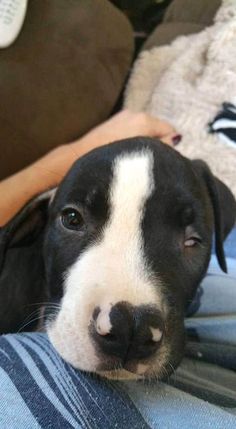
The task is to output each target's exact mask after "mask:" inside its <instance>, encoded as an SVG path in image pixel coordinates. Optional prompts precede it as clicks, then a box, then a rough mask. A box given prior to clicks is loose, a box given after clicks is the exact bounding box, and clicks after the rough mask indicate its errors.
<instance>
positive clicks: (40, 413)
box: [0, 229, 236, 429]
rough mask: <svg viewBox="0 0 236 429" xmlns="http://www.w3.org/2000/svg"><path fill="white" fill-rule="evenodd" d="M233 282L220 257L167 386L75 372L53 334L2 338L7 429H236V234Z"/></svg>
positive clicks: (231, 246)
mask: <svg viewBox="0 0 236 429" xmlns="http://www.w3.org/2000/svg"><path fill="white" fill-rule="evenodd" d="M225 249H226V255H227V264H228V272H229V274H224V273H222V272H221V271H220V269H219V267H218V264H217V261H216V257H215V256H214V255H213V256H212V259H211V263H210V267H209V270H208V273H207V276H206V278H205V279H204V281H203V283H202V285H201V287H200V289H199V291H200V293H199V294H198V295H197V296H196V299H195V302H193V308H192V310H191V313H192V315H191V317H187V318H186V329H187V332H188V342H187V348H186V355H185V358H184V360H183V362H182V363H181V365H180V367H179V368H178V370H177V371H176V372H175V373H174V374H173V375H172V376H171V377H170V378H169V379H168V380H167V381H166V382H157V381H153V382H146V383H144V382H143V381H140V382H133V381H126V382H125V381H124V382H116V381H107V380H104V379H101V378H99V377H97V376H94V375H90V374H86V373H83V372H80V371H77V370H75V369H73V368H72V367H71V366H70V365H68V364H67V363H65V362H64V361H63V360H62V359H61V357H60V356H59V355H58V354H57V352H56V351H55V350H54V349H53V347H52V346H51V344H50V342H49V341H48V338H47V336H46V334H40V333H33V334H30V333H29V334H18V335H6V336H2V337H0V428H1V429H8V428H11V429H39V428H43V429H46V428H63V429H64V428H65V429H67V428H99V429H100V428H101V429H104V428H108V429H110V428H111V429H114V428H121V429H123V428H127V429H146V428H152V429H156V428H158V429H159V428H160V429H179V428H181V429H189V428H191V429H206V428H208V427H209V428H214V429H235V427H236V371H235V370H236V334H235V333H236V229H234V231H233V232H232V233H231V235H230V236H229V238H228V239H227V242H226V246H225Z"/></svg>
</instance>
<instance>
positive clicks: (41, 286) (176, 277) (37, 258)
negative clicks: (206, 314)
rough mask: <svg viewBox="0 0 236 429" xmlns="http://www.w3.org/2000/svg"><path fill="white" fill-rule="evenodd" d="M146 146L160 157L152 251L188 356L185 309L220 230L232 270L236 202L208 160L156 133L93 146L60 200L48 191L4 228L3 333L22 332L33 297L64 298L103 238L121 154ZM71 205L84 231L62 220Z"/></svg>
mask: <svg viewBox="0 0 236 429" xmlns="http://www.w3.org/2000/svg"><path fill="white" fill-rule="evenodd" d="M145 149H149V150H151V151H152V153H153V156H154V168H153V173H154V180H155V191H154V193H153V194H152V195H151V197H150V198H149V199H148V201H147V202H146V206H145V211H144V217H143V221H142V233H143V239H144V253H145V257H146V260H147V263H148V264H149V266H150V267H151V269H152V272H153V273H154V274H158V276H160V277H161V278H162V279H163V280H164V284H165V290H163V293H164V294H165V295H166V298H167V301H168V305H169V309H170V313H171V317H170V320H169V325H168V329H167V330H166V332H165V335H166V336H167V339H169V341H170V343H171V347H172V354H173V360H172V364H173V365H174V366H176V365H177V363H178V362H179V360H180V358H181V356H182V354H183V332H184V329H183V321H184V315H185V312H186V309H187V307H188V305H189V304H190V302H191V301H192V298H193V296H194V294H195V293H196V290H197V287H198V285H199V283H200V282H201V280H202V278H203V276H204V275H205V273H206V270H207V267H208V264H209V259H210V253H211V246H212V237H213V233H214V232H215V236H216V254H217V257H218V260H219V264H220V266H221V268H222V269H223V270H224V271H226V262H225V257H224V251H223V240H224V238H225V237H226V235H227V234H228V233H229V231H230V230H231V229H232V227H233V225H234V223H235V217H236V203H235V200H234V198H233V196H232V194H231V192H230V191H229V189H228V188H227V187H226V186H225V185H224V184H223V183H222V182H220V181H219V180H218V179H216V178H215V177H214V176H213V175H212V173H211V172H210V170H209V168H208V167H207V166H206V164H204V163H203V162H201V161H193V162H192V161H190V160H188V159H186V158H184V157H183V156H181V155H180V154H179V153H177V152H176V151H175V150H173V149H172V148H170V147H167V146H166V145H164V144H162V143H160V142H159V141H158V140H156V139H150V138H141V137H140V138H134V139H128V140H124V141H121V142H117V143H114V144H112V145H107V146H105V147H102V148H99V149H96V150H94V151H92V152H90V153H89V154H88V155H86V156H84V157H82V158H81V159H79V160H78V161H77V162H76V163H75V164H74V166H73V167H72V169H71V170H70V172H69V173H68V175H67V176H66V177H65V179H64V180H63V182H62V184H61V185H60V187H59V189H58V191H57V193H56V196H55V198H54V200H53V202H52V204H49V198H47V197H45V198H42V199H41V200H37V199H35V200H33V201H31V202H30V203H29V204H28V205H27V206H26V207H25V208H24V209H23V210H22V211H21V212H20V213H19V214H18V215H17V216H16V217H15V218H14V219H13V220H12V221H10V222H9V223H8V224H7V225H6V226H5V227H4V228H3V229H2V230H1V231H0V265H1V267H2V273H1V277H0V332H2V333H3V332H14V331H17V330H18V329H19V328H20V327H21V325H22V324H24V319H25V317H26V316H28V315H29V313H30V311H31V304H32V303H33V302H41V301H42V300H52V301H60V299H61V297H62V295H63V276H64V273H65V272H66V271H67V270H68V268H69V267H70V266H71V265H72V264H73V262H74V261H75V260H76V259H77V258H78V256H79V255H80V254H81V253H82V252H83V251H84V249H86V248H87V247H88V246H90V245H91V244H92V243H94V241H99V240H100V238H101V236H102V228H103V227H104V225H105V224H106V222H107V220H108V218H109V213H110V207H109V198H108V194H109V187H110V183H111V181H112V174H113V173H112V165H113V161H114V159H115V158H116V157H117V156H119V155H120V154H122V153H124V152H132V151H140V150H145ZM130 198H132V195H130ZM67 205H70V206H73V205H74V206H76V207H79V209H80V211H81V212H82V213H83V217H84V219H85V225H86V226H85V228H86V231H85V233H84V234H82V235H81V236H80V235H79V233H74V232H73V231H68V230H65V229H64V228H63V227H62V225H61V221H60V213H61V211H62V210H63V209H64V208H65V207H66V206H67ZM186 227H190V228H191V230H192V231H194V233H197V234H198V235H199V236H200V237H201V239H202V243H201V244H199V245H196V246H194V247H191V248H183V242H184V234H185V231H186ZM91 269H93V270H96V267H91ZM38 307H39V306H38ZM36 308H37V306H36ZM114 317H115V316H114ZM176 332H177V334H176V335H173V334H174V333H176Z"/></svg>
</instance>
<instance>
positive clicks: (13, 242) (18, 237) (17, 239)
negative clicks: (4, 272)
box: [0, 189, 56, 271]
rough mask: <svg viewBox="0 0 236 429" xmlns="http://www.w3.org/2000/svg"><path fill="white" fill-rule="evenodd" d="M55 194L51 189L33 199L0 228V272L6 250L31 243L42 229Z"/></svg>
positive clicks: (54, 190)
mask: <svg viewBox="0 0 236 429" xmlns="http://www.w3.org/2000/svg"><path fill="white" fill-rule="evenodd" d="M55 192H56V189H52V190H50V191H47V192H44V193H43V194H40V195H38V196H37V197H35V198H33V199H32V200H30V201H29V202H28V203H27V204H26V205H25V206H24V207H23V208H22V209H21V210H20V211H19V212H18V213H17V214H16V215H15V216H14V217H13V218H12V219H11V220H10V221H9V222H8V223H7V224H6V225H5V226H3V227H2V228H0V271H1V269H2V266H3V263H4V257H5V254H6V252H7V250H8V249H10V248H13V247H21V246H26V245H28V244H31V243H33V241H34V240H36V238H37V237H38V236H39V234H40V232H41V231H42V230H43V229H44V227H45V225H46V223H47V220H48V208H49V205H50V203H51V201H52V199H53V198H54V195H55Z"/></svg>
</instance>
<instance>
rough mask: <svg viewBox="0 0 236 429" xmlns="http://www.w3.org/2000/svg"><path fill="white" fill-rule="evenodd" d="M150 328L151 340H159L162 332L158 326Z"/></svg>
mask: <svg viewBox="0 0 236 429" xmlns="http://www.w3.org/2000/svg"><path fill="white" fill-rule="evenodd" d="M150 329H151V333H152V340H153V341H155V342H158V341H160V339H161V337H162V335H163V332H162V331H161V330H160V329H158V328H150Z"/></svg>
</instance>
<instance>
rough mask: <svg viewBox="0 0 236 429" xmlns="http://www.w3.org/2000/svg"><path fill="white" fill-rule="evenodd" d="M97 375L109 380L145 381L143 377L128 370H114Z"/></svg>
mask: <svg viewBox="0 0 236 429" xmlns="http://www.w3.org/2000/svg"><path fill="white" fill-rule="evenodd" d="M97 374H98V375H100V376H102V377H105V378H108V379H109V380H139V379H143V378H144V376H143V375H139V374H137V373H133V372H131V371H128V370H126V369H114V370H111V371H97Z"/></svg>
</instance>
